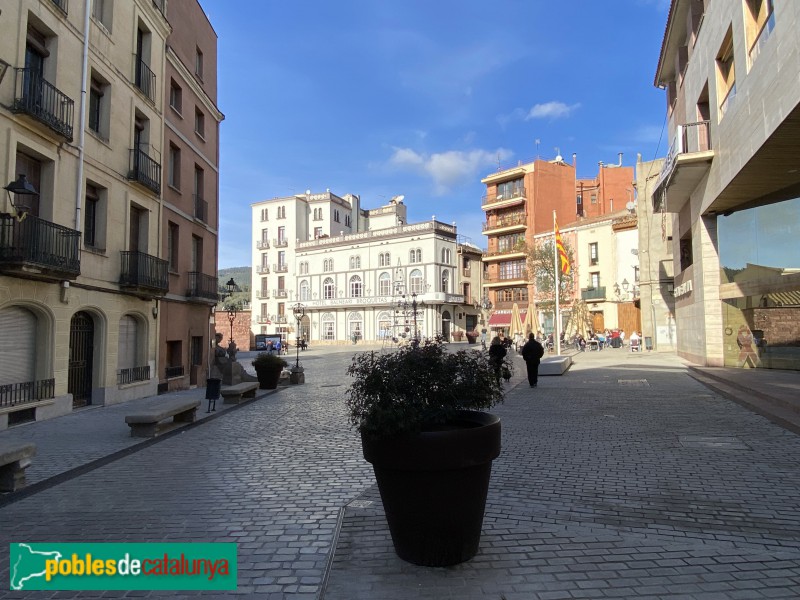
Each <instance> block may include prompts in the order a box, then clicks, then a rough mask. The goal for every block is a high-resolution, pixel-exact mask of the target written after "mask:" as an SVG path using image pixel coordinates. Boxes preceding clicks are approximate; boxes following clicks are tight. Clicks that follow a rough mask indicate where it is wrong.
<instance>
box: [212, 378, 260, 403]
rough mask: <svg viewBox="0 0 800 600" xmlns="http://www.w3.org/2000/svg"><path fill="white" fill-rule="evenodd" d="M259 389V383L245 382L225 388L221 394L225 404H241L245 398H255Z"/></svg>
mask: <svg viewBox="0 0 800 600" xmlns="http://www.w3.org/2000/svg"><path fill="white" fill-rule="evenodd" d="M257 389H258V382H257V381H243V382H242V383H237V384H236V385H229V386H227V387H224V388H222V389H221V390H220V392H219V393H220V395H221V396H222V398H223V402H222V403H223V404H239V403H240V402H241V401H242V400H243V399H244V398H255V397H256V390H257Z"/></svg>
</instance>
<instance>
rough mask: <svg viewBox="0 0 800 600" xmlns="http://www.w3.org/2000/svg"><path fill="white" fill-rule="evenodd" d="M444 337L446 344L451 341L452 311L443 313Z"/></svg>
mask: <svg viewBox="0 0 800 600" xmlns="http://www.w3.org/2000/svg"><path fill="white" fill-rule="evenodd" d="M442 337H443V338H444V341H445V342H449V341H450V311H447V310H446V311H444V312H443V313H442Z"/></svg>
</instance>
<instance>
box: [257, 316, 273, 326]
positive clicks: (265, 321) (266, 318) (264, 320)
mask: <svg viewBox="0 0 800 600" xmlns="http://www.w3.org/2000/svg"><path fill="white" fill-rule="evenodd" d="M256 323H258V324H259V325H264V324H266V325H269V324H270V323H272V321H271V319H270V318H269V315H257V316H256Z"/></svg>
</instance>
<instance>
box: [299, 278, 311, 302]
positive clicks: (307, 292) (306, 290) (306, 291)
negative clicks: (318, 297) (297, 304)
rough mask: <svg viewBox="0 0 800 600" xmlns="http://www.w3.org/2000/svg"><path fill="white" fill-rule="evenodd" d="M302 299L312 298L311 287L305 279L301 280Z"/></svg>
mask: <svg viewBox="0 0 800 600" xmlns="http://www.w3.org/2000/svg"><path fill="white" fill-rule="evenodd" d="M300 300H311V288H310V287H309V285H308V281H306V280H305V279H304V280H303V281H301V282H300Z"/></svg>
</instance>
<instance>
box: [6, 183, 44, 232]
mask: <svg viewBox="0 0 800 600" xmlns="http://www.w3.org/2000/svg"><path fill="white" fill-rule="evenodd" d="M3 189H4V190H5V191H6V192H7V193H8V201H9V202H11V206H13V207H14V210H16V211H17V221H22V219H24V218H25V217H26V216H27V215H28V213H29V212H30V210H31V205H30V204H29V203H28V198H29V197H33V196H38V195H39V192H37V191H36V188H35V187H33V184H32V183H30V182H29V181H28V180H27V179H26V178H25V175H20V176H19V178H18V179H17V180H16V181H10V182H9V183H8V185H7V186H5V187H4V188H3ZM12 194H13V196H12ZM14 198H16V201H15V200H14Z"/></svg>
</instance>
